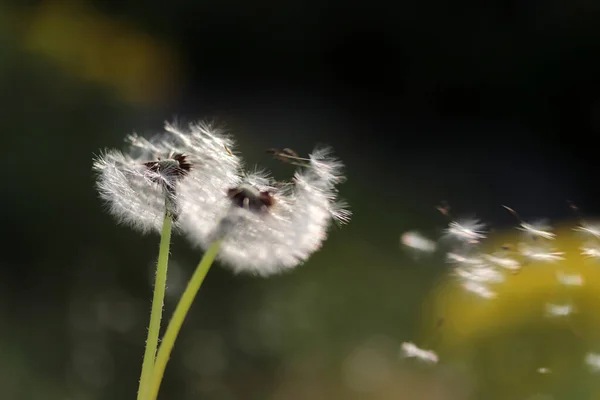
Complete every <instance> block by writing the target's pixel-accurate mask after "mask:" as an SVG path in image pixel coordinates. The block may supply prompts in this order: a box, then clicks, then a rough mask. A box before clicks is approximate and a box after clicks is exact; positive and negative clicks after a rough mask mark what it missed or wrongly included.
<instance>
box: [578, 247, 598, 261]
mask: <svg viewBox="0 0 600 400" xmlns="http://www.w3.org/2000/svg"><path fill="white" fill-rule="evenodd" d="M579 250H581V253H580V254H581V255H582V256H584V257H586V258H595V259H599V260H600V245H598V244H590V245H586V246H581V247H580V248H579Z"/></svg>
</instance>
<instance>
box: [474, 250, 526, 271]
mask: <svg viewBox="0 0 600 400" xmlns="http://www.w3.org/2000/svg"><path fill="white" fill-rule="evenodd" d="M483 257H484V258H485V260H486V261H488V262H489V263H491V264H494V265H496V266H498V267H502V268H504V269H507V270H510V271H513V272H515V271H519V270H520V269H521V264H520V263H519V262H518V261H517V260H515V259H513V258H509V257H502V256H496V255H493V254H484V255H483Z"/></svg>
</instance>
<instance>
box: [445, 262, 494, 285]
mask: <svg viewBox="0 0 600 400" xmlns="http://www.w3.org/2000/svg"><path fill="white" fill-rule="evenodd" d="M454 274H455V275H456V276H458V277H459V278H461V279H463V280H465V281H471V282H476V283H501V282H504V275H503V274H502V273H500V272H499V271H496V270H495V269H494V268H493V267H489V266H481V267H471V268H465V267H458V268H455V269H454Z"/></svg>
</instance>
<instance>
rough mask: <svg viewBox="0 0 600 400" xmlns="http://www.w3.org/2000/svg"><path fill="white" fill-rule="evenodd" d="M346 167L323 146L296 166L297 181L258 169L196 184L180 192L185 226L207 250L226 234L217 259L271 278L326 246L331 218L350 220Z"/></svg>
mask: <svg viewBox="0 0 600 400" xmlns="http://www.w3.org/2000/svg"><path fill="white" fill-rule="evenodd" d="M341 168H342V164H341V163H340V162H339V161H338V160H336V159H334V158H332V157H330V155H329V151H328V150H325V149H321V150H316V151H314V152H313V154H311V155H310V161H309V163H308V165H307V166H305V167H302V168H300V169H298V170H297V172H296V174H295V176H294V181H293V183H286V184H280V183H276V182H274V181H273V180H272V179H271V178H270V177H269V176H268V175H267V174H265V173H262V172H253V173H250V174H246V175H242V176H232V177H230V179H228V180H226V181H224V182H220V183H219V185H215V186H214V190H212V191H206V190H202V191H197V190H196V189H195V188H193V187H191V188H190V191H189V192H185V193H183V192H182V193H181V197H180V201H181V204H182V207H181V210H182V211H181V219H180V221H181V226H182V228H183V230H184V231H185V232H186V233H187V235H188V236H189V238H190V240H191V241H192V242H193V243H195V244H197V245H199V246H201V247H203V248H205V249H206V248H208V246H210V244H211V243H212V242H213V241H214V240H216V239H219V238H223V241H222V244H221V249H220V251H219V255H218V257H217V258H218V260H220V261H221V262H223V263H224V264H226V265H228V266H230V267H231V268H232V269H233V271H234V272H248V273H251V274H255V275H262V276H267V275H271V274H274V273H278V272H281V271H284V270H287V269H291V268H293V267H295V266H297V265H299V264H300V263H302V262H304V261H306V260H307V259H308V258H309V257H310V255H311V254H312V253H314V252H315V251H317V250H318V249H319V248H320V247H321V244H322V242H323V241H324V240H325V238H326V236H327V229H328V228H329V225H330V223H331V221H332V220H337V221H339V222H346V221H348V219H349V218H350V212H349V211H347V210H346V209H345V208H344V205H343V204H342V203H339V202H337V200H336V198H337V191H336V184H337V183H339V182H341V181H342V180H343V175H342V174H341ZM228 193H229V196H228Z"/></svg>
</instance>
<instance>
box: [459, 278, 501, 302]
mask: <svg viewBox="0 0 600 400" xmlns="http://www.w3.org/2000/svg"><path fill="white" fill-rule="evenodd" d="M461 286H462V287H463V289H465V290H466V291H467V292H471V293H474V294H476V295H477V296H479V297H483V298H484V299H494V298H496V296H497V293H496V292H494V291H493V290H491V289H490V288H489V287H487V286H486V285H484V284H482V283H479V282H473V281H464V282H462V283H461Z"/></svg>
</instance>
